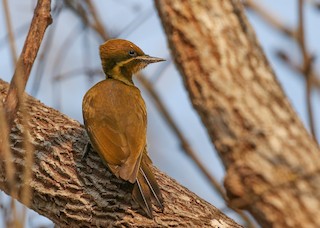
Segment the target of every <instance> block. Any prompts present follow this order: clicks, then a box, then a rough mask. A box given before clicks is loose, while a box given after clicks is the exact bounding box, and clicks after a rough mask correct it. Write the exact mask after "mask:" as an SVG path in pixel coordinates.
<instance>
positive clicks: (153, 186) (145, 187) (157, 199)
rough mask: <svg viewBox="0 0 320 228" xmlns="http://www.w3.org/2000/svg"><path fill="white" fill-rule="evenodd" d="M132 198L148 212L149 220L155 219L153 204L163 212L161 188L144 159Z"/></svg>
mask: <svg viewBox="0 0 320 228" xmlns="http://www.w3.org/2000/svg"><path fill="white" fill-rule="evenodd" d="M144 157H145V156H144ZM147 159H148V158H147ZM132 198H133V200H134V201H135V202H137V203H138V204H139V205H140V207H141V208H142V209H143V210H144V211H145V212H146V214H147V215H148V217H149V218H153V215H152V202H153V203H155V204H156V205H157V206H158V207H159V208H161V210H163V198H162V194H161V191H160V188H159V186H158V184H157V181H156V178H155V177H154V175H153V173H152V171H151V169H150V167H149V165H148V164H147V163H146V161H145V160H144V158H142V161H141V166H140V169H139V172H138V175H137V181H136V182H135V184H134V187H133V191H132Z"/></svg>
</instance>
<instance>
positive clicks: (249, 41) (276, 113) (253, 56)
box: [156, 0, 320, 227]
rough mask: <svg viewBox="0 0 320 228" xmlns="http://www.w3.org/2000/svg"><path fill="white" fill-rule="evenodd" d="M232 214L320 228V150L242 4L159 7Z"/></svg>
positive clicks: (232, 0)
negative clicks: (222, 173) (221, 170)
mask: <svg viewBox="0 0 320 228" xmlns="http://www.w3.org/2000/svg"><path fill="white" fill-rule="evenodd" d="M156 6H157V9H158V12H159V14H160V17H161V20H162V23H163V27H164V29H165V31H166V34H167V37H168V42H169V45H170V47H171V50H172V55H173V57H174V60H175V62H176V65H177V67H178V69H179V71H180V73H181V75H182V77H183V79H184V82H185V85H186V88H187V90H188V92H189V95H190V98H191V101H192V104H193V106H194V108H195V109H196V110H197V112H198V113H199V115H200V116H201V119H202V121H203V123H204V125H205V126H206V128H207V130H208V133H209V135H210V137H211V140H212V142H213V143H214V145H215V147H216V149H217V151H218V153H219V155H220V157H221V159H222V161H223V163H224V165H225V167H226V170H227V175H226V177H225V187H226V190H227V192H228V196H229V198H230V203H231V204H232V205H233V206H236V207H239V208H244V209H247V210H249V212H250V213H251V214H252V215H253V216H254V217H255V218H256V220H257V221H258V222H259V223H260V224H261V225H262V226H263V227H320V216H319V211H320V173H319V170H320V156H319V155H320V150H319V147H318V145H317V144H316V142H315V141H314V140H313V139H312V137H310V135H309V134H308V132H307V131H306V130H305V128H304V126H303V124H302V123H301V121H300V120H299V118H298V117H297V115H296V113H295V112H294V110H293V108H292V107H291V105H290V103H289V101H288V99H287V98H286V96H285V95H284V92H283V90H282V88H281V86H280V85H279V83H278V81H277V80H276V77H275V75H274V72H273V71H272V69H271V67H270V65H269V63H268V61H267V60H266V58H265V56H264V53H263V51H262V49H261V47H260V45H259V43H258V41H257V38H256V36H255V33H254V31H253V29H252V27H251V25H250V24H249V23H248V21H247V19H246V17H245V15H244V9H243V6H242V5H241V1H239V0H223V1H222V0H221V1H202V0H195V1H194V0H192V1H191V0H188V1H187V0H186V1H171V0H161V1H160V0H156Z"/></svg>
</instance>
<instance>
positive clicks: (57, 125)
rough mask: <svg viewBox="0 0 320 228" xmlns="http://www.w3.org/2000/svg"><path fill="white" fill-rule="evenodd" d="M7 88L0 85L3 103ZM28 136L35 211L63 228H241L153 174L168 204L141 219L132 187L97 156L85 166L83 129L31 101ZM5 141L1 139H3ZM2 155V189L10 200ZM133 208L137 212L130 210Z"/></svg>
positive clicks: (15, 143) (16, 148)
mask: <svg viewBox="0 0 320 228" xmlns="http://www.w3.org/2000/svg"><path fill="white" fill-rule="evenodd" d="M7 90H8V84H6V83H4V82H3V81H1V80H0V100H2V99H3V98H4V97H5V95H6V92H7ZM25 100H26V101H27V102H26V106H27V107H26V108H27V112H28V113H29V114H30V116H31V120H30V123H29V125H30V131H31V132H30V134H31V136H32V144H33V146H34V148H35V151H34V164H33V166H32V172H33V177H32V179H31V181H30V183H29V185H30V187H31V189H32V195H33V198H32V202H31V206H30V207H31V209H33V210H35V211H37V212H38V213H40V214H42V215H44V216H46V217H47V218H49V219H51V220H52V221H53V222H55V223H56V224H57V225H59V226H61V227H66V226H69V227H92V226H98V227H132V226H139V227H162V226H163V227H169V226H176V227H241V226H239V225H237V224H236V223H235V222H234V221H233V220H231V219H229V218H228V217H226V216H225V215H223V214H222V213H221V212H219V211H218V210H217V209H216V208H215V207H213V206H212V205H210V204H209V203H207V202H205V201H204V200H202V199H200V198H199V197H197V196H196V195H195V194H194V193H192V192H190V191H188V190H187V189H186V188H184V187H182V186H180V185H179V184H177V183H176V181H174V180H173V179H171V178H169V177H168V176H166V175H165V174H163V173H161V172H160V171H158V170H157V169H156V168H154V172H155V175H156V178H157V180H158V183H159V185H160V187H161V190H162V193H163V196H164V200H165V209H164V212H161V211H159V210H157V209H156V208H154V209H155V211H154V217H155V218H154V219H153V220H152V219H148V218H146V217H145V216H143V215H142V214H141V213H143V212H142V211H140V209H139V208H138V206H137V205H134V202H133V201H132V200H131V189H132V185H131V184H129V183H127V182H124V181H121V180H119V179H117V178H116V177H114V176H113V175H112V174H111V173H110V172H109V171H108V169H107V168H106V166H105V165H104V164H103V163H102V161H101V159H100V158H99V156H98V155H97V154H96V153H95V152H91V153H90V154H89V156H88V158H87V159H86V160H85V161H81V157H82V154H83V148H84V146H85V144H86V143H87V141H88V138H87V136H86V133H85V130H84V128H83V127H82V126H81V125H80V124H79V123H78V122H77V121H74V120H72V119H70V118H68V117H66V116H64V115H62V114H60V113H59V112H58V111H56V110H54V109H52V108H49V107H46V106H44V105H43V104H41V103H40V102H39V101H37V100H35V99H34V98H32V97H30V96H28V97H27V98H26V99H25ZM19 115H20V113H18V117H19ZM22 131H23V127H22V125H21V124H20V123H19V121H17V120H16V121H15V125H14V127H13V128H12V131H11V135H10V139H11V149H12V151H13V156H14V160H13V163H14V166H15V167H16V170H17V171H16V173H15V180H16V186H17V188H18V192H19V194H18V195H19V196H18V199H19V197H21V196H20V195H21V189H22V187H23V186H21V185H22V180H21V179H22V177H23V173H22V171H23V166H24V162H25V150H24V149H23V142H22V140H23V137H22V133H21V132H22ZM1 138H2V137H1ZM3 163H4V157H3V151H0V188H1V189H2V190H3V191H5V192H6V193H8V194H10V189H9V185H8V179H7V178H6V176H5V168H4V164H3ZM131 205H133V206H131Z"/></svg>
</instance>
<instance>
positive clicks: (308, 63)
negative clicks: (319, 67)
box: [297, 0, 317, 141]
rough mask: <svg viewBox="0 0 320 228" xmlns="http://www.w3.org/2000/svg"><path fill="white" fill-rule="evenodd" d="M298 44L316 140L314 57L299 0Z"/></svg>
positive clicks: (310, 119) (311, 122)
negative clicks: (310, 50)
mask: <svg viewBox="0 0 320 228" xmlns="http://www.w3.org/2000/svg"><path fill="white" fill-rule="evenodd" d="M297 34H298V37H297V38H298V39H297V41H298V44H299V47H300V50H301V53H302V56H303V74H304V75H305V79H306V103H307V111H308V117H309V127H310V131H311V134H312V136H313V138H314V140H315V141H317V136H316V130H315V126H314V119H313V112H312V109H313V108H312V102H311V89H312V88H311V87H312V75H311V72H312V57H311V56H310V54H309V53H308V51H307V47H306V42H305V33H304V2H303V0H299V6H298V29H297Z"/></svg>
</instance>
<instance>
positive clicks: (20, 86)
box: [5, 0, 52, 128]
mask: <svg viewBox="0 0 320 228" xmlns="http://www.w3.org/2000/svg"><path fill="white" fill-rule="evenodd" d="M50 8H51V1H50V0H42V1H38V4H37V6H36V8H35V11H34V16H33V18H32V22H31V26H30V29H29V33H28V36H27V38H26V41H25V43H24V47H23V50H22V53H21V55H20V57H19V60H18V63H17V66H16V69H15V72H14V75H13V77H12V80H11V84H10V88H9V91H8V94H7V97H6V101H5V110H6V119H7V121H8V125H9V128H10V127H11V126H12V123H13V120H14V118H15V116H16V113H17V109H18V104H19V100H18V97H20V96H19V94H22V93H23V91H24V88H25V86H26V84H27V81H28V78H29V75H30V71H31V68H32V66H33V63H34V60H35V58H36V56H37V53H38V50H39V48H40V44H41V42H42V39H43V36H44V33H45V31H46V28H47V27H48V26H49V25H50V24H51V22H52V19H51V15H50Z"/></svg>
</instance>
